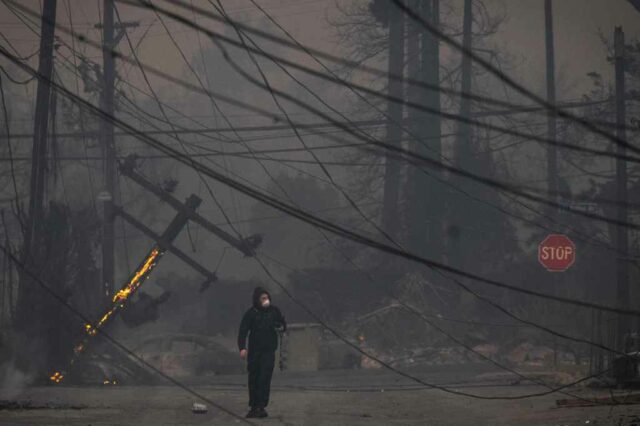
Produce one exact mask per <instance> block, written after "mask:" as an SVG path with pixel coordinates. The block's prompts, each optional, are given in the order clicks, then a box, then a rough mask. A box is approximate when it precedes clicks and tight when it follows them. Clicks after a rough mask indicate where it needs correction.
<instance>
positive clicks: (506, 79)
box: [392, 0, 640, 153]
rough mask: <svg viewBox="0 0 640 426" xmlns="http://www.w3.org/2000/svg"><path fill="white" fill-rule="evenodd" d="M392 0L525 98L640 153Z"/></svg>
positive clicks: (398, 1)
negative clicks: (543, 96)
mask: <svg viewBox="0 0 640 426" xmlns="http://www.w3.org/2000/svg"><path fill="white" fill-rule="evenodd" d="M392 1H393V3H394V4H395V5H396V6H397V7H398V8H399V9H401V10H402V11H403V12H404V13H405V14H406V15H407V16H409V17H410V18H411V19H412V20H414V21H416V22H417V23H419V24H420V25H421V26H422V27H423V28H424V29H426V30H427V31H429V32H430V33H431V34H432V35H434V36H435V37H437V38H439V39H440V40H442V41H444V42H445V43H446V44H448V45H449V46H451V47H453V48H454V49H455V50H457V51H459V52H460V53H462V55H464V56H468V57H469V58H471V59H472V60H473V61H474V62H477V63H478V64H480V65H481V66H482V67H483V68H484V69H486V70H487V71H489V72H490V73H491V74H493V75H494V76H496V77H497V78H498V79H499V80H500V81H502V82H503V83H505V84H506V85H508V86H509V87H511V88H512V89H514V90H515V91H516V92H518V93H520V94H521V95H523V96H526V97H527V98H529V99H531V100H532V101H534V102H535V103H537V104H538V105H541V106H543V107H544V108H545V109H547V110H549V111H552V112H553V113H554V114H556V115H557V116H558V117H561V118H564V119H567V120H570V121H572V122H574V123H578V124H580V125H581V126H582V127H584V128H585V129H587V130H589V131H591V132H593V133H595V134H597V135H600V136H603V137H605V138H606V139H608V140H610V141H611V142H613V143H614V144H616V145H619V146H623V147H625V148H627V149H629V150H630V151H633V152H635V153H640V148H636V147H635V146H633V145H631V144H629V143H628V142H627V141H625V140H622V139H620V138H618V137H617V136H615V135H613V134H611V133H609V132H606V131H604V130H602V129H600V128H598V127H597V126H594V125H593V124H591V123H590V122H589V121H588V120H585V119H584V118H582V117H578V116H576V115H574V114H571V113H570V112H568V111H564V110H562V109H560V108H558V107H557V106H556V105H554V104H553V103H550V102H548V101H547V100H545V99H543V98H542V97H540V96H538V95H536V94H535V93H533V92H531V91H530V90H528V89H527V88H525V87H523V86H521V85H520V84H518V83H517V82H516V81H515V80H513V79H512V78H511V77H509V76H508V75H507V74H505V73H504V72H502V71H501V70H499V69H497V68H496V67H494V66H493V65H492V64H491V63H490V62H488V61H486V60H485V59H483V58H481V57H480V56H478V55H477V54H476V53H474V52H473V51H472V50H471V49H467V48H465V47H464V46H462V45H461V44H460V43H458V42H457V41H456V40H454V39H453V38H452V37H450V36H448V35H446V34H445V33H443V32H442V31H440V30H439V29H438V28H436V27H435V26H434V25H432V24H431V23H429V22H427V21H426V20H425V19H423V18H422V17H421V16H419V15H418V14H416V13H415V12H414V11H413V10H411V9H410V8H408V7H407V6H406V5H405V4H404V3H403V2H402V1H400V0H392Z"/></svg>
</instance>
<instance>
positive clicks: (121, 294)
mask: <svg viewBox="0 0 640 426" xmlns="http://www.w3.org/2000/svg"><path fill="white" fill-rule="evenodd" d="M158 256H160V250H159V249H157V248H154V249H153V250H152V251H151V253H150V254H149V257H147V260H146V261H145V262H144V264H143V265H142V267H141V268H140V269H138V271H137V272H136V273H135V275H134V276H133V278H131V280H130V281H129V282H128V283H127V285H126V286H124V288H123V289H122V290H120V291H118V292H117V293H116V294H115V295H114V296H113V302H114V303H115V302H118V301H123V300H127V298H128V297H129V296H130V295H131V293H133V292H134V291H135V290H136V289H137V288H138V287H140V284H142V278H143V277H144V276H145V275H146V274H147V273H148V272H149V271H151V269H152V268H153V267H154V266H155V264H156V259H157V258H158Z"/></svg>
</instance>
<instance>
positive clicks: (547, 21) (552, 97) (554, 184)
mask: <svg viewBox="0 0 640 426" xmlns="http://www.w3.org/2000/svg"><path fill="white" fill-rule="evenodd" d="M544 27H545V47H546V57H547V102H549V103H550V104H551V105H554V106H555V104H556V71H555V52H554V46H553V5H552V0H544ZM556 136H557V131H556V113H555V111H553V110H551V109H550V110H549V111H548V115H547V137H548V138H549V139H550V140H552V141H553V140H556ZM547 191H548V196H549V199H550V200H553V201H555V200H556V198H557V194H558V151H557V149H556V147H555V145H554V144H547Z"/></svg>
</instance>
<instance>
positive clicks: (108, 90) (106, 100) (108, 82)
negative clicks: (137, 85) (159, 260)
mask: <svg viewBox="0 0 640 426" xmlns="http://www.w3.org/2000/svg"><path fill="white" fill-rule="evenodd" d="M113 15H114V6H113V0H104V2H103V16H104V17H103V24H102V40H103V51H102V58H103V72H102V75H103V86H102V93H101V96H100V108H101V109H102V110H103V111H104V112H105V113H106V114H107V115H108V116H113V115H114V106H113V98H114V81H115V61H114V57H113V54H112V52H111V51H112V49H113V48H114V47H115V43H114V34H113ZM100 137H101V142H102V150H103V156H104V163H103V167H104V171H103V176H104V181H103V183H104V193H102V194H101V195H100V198H101V200H102V206H103V215H104V216H103V221H102V285H103V289H102V291H103V293H104V295H105V296H109V295H112V294H113V292H114V291H115V287H114V280H115V272H114V271H115V264H114V263H115V255H114V247H115V239H114V234H115V231H114V220H115V215H114V209H113V203H114V198H115V187H116V158H115V146H114V137H113V123H112V122H110V121H109V120H104V119H103V120H102V121H100Z"/></svg>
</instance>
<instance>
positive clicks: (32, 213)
mask: <svg viewBox="0 0 640 426" xmlns="http://www.w3.org/2000/svg"><path fill="white" fill-rule="evenodd" d="M55 24H56V0H45V1H44V4H43V8H42V23H41V28H42V30H41V36H40V55H39V63H38V91H37V94H36V111H35V122H34V126H33V148H32V152H31V183H30V196H29V211H28V217H27V227H26V230H25V236H24V242H23V253H22V254H23V259H24V260H23V261H24V263H25V264H26V265H27V267H30V266H31V267H33V263H34V262H37V261H38V258H39V256H38V253H39V252H40V250H39V249H40V247H41V244H40V242H41V241H42V224H43V222H44V211H43V204H44V197H45V186H46V173H47V164H46V161H47V131H48V127H49V106H50V102H51V84H50V82H51V76H52V73H53V43H54V39H53V36H54V30H55ZM29 281H30V278H29V277H28V276H27V275H26V274H21V275H20V287H19V289H18V301H17V325H18V327H21V328H23V327H25V326H26V325H27V323H28V321H29V313H28V312H27V311H28V310H29V309H33V308H32V305H33V303H32V302H33V301H34V300H35V299H34V297H35V295H34V294H32V293H31V290H32V288H33V287H32V286H30V285H29Z"/></svg>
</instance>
